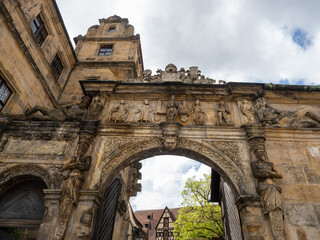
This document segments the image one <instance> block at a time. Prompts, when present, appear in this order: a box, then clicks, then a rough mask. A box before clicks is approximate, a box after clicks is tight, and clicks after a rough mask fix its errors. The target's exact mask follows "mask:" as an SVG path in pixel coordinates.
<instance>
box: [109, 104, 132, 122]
mask: <svg viewBox="0 0 320 240" xmlns="http://www.w3.org/2000/svg"><path fill="white" fill-rule="evenodd" d="M128 113H129V108H128V107H127V105H126V103H125V101H124V100H123V99H122V100H121V101H120V104H117V105H115V106H114V107H113V108H112V109H111V113H110V115H111V116H110V121H113V122H124V121H125V120H126V119H127V117H128Z"/></svg>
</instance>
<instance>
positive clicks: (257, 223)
mask: <svg viewBox="0 0 320 240" xmlns="http://www.w3.org/2000/svg"><path fill="white" fill-rule="evenodd" d="M236 205H237V207H238V210H239V214H240V218H241V225H242V234H243V237H244V240H249V239H250V240H251V239H259V240H265V239H267V234H266V228H265V222H264V217H263V214H262V210H261V204H260V198H259V196H253V195H241V196H240V197H239V198H238V199H237V201H236Z"/></svg>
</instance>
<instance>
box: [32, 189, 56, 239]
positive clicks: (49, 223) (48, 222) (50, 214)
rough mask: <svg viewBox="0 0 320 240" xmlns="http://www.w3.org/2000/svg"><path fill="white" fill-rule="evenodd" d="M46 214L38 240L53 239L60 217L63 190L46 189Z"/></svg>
mask: <svg viewBox="0 0 320 240" xmlns="http://www.w3.org/2000/svg"><path fill="white" fill-rule="evenodd" d="M43 191H44V194H45V197H44V199H45V202H44V206H45V212H44V215H43V220H42V223H41V225H40V229H39V232H38V236H37V239H48V240H49V239H53V234H54V230H55V226H56V223H57V220H58V217H59V199H60V194H61V190H57V189H44V190H43Z"/></svg>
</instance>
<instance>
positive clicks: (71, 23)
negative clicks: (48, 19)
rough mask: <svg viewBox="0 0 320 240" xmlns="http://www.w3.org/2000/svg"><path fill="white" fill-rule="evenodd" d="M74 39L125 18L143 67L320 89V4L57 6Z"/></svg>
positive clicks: (267, 0)
mask: <svg viewBox="0 0 320 240" xmlns="http://www.w3.org/2000/svg"><path fill="white" fill-rule="evenodd" d="M57 3H58V6H59V8H60V11H61V14H62V16H63V19H64V22H65V25H66V27H67V30H68V32H69V35H70V37H71V38H73V37H75V36H77V35H79V34H82V35H84V34H85V33H86V32H87V29H88V28H89V27H90V26H92V25H96V24H98V19H100V18H108V17H109V16H112V15H115V14H116V15H119V16H121V17H123V18H128V19H129V23H130V24H132V25H134V27H135V33H136V34H140V36H141V43H142V53H143V58H144V67H145V69H148V68H149V69H151V70H152V71H153V73H155V70H156V69H158V68H160V69H164V68H165V66H166V65H167V64H168V63H174V64H175V65H176V66H177V67H178V68H180V67H184V68H189V67H190V66H198V67H199V69H200V70H201V71H202V74H204V75H205V76H207V77H210V78H213V79H217V80H218V79H224V80H226V81H229V82H236V81H241V82H267V83H270V82H272V83H290V84H320V67H319V62H320V14H319V9H320V1H318V0H308V1H302V0H259V1H256V0H184V1H182V0H176V1H172V0H161V1H160V0H135V1H133V0H112V1H111V0H90V1H88V0H57Z"/></svg>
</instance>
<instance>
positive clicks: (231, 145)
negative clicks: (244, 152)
mask: <svg viewBox="0 0 320 240" xmlns="http://www.w3.org/2000/svg"><path fill="white" fill-rule="evenodd" d="M208 143H209V144H210V145H211V146H213V147H215V148H217V149H218V150H219V151H221V152H222V153H224V154H225V155H226V156H228V157H229V158H230V159H231V160H232V161H233V162H234V163H235V164H236V165H237V166H238V167H239V168H240V169H241V170H243V166H242V163H241V160H240V157H239V147H238V145H237V144H236V143H235V142H231V141H210V142H208Z"/></svg>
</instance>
